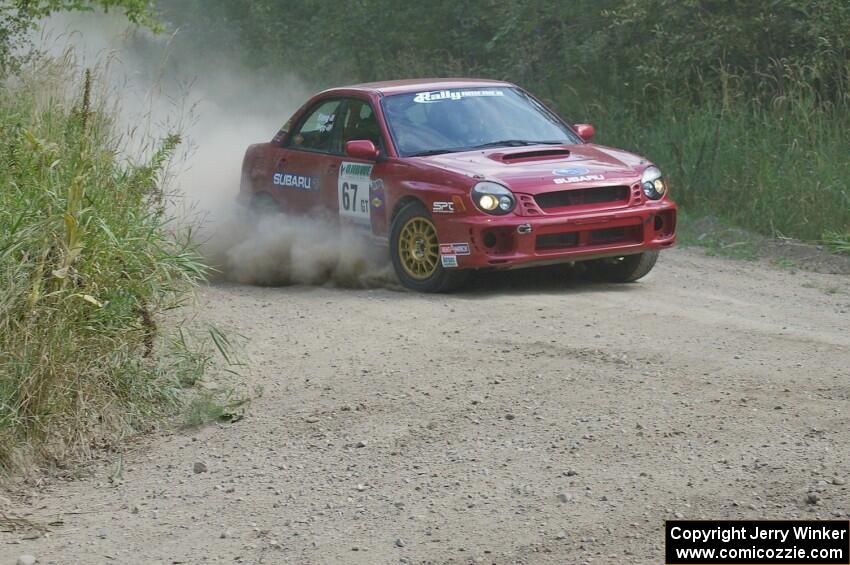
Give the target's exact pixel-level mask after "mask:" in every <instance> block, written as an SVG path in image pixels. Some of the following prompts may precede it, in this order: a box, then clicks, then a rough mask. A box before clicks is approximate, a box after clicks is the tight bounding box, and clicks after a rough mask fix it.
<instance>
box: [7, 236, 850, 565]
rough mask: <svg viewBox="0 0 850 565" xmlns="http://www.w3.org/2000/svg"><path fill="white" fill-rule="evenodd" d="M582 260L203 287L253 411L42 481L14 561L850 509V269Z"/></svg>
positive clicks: (458, 554) (647, 530) (552, 554)
mask: <svg viewBox="0 0 850 565" xmlns="http://www.w3.org/2000/svg"><path fill="white" fill-rule="evenodd" d="M561 275H562V273H560V272H559V271H557V270H554V271H546V272H543V273H535V274H534V276H533V277H529V274H528V273H522V272H516V273H506V274H501V275H498V276H495V277H493V278H491V279H488V280H486V281H483V282H482V283H481V284H480V286H479V288H478V289H476V290H467V291H465V292H462V293H459V294H454V295H450V296H423V295H417V294H413V293H407V292H400V291H398V290H392V289H372V290H345V289H331V288H316V287H298V286H294V287H282V288H260V287H251V286H239V285H231V284H217V285H212V286H209V287H206V288H204V289H202V291H201V296H200V304H199V308H200V312H201V315H202V317H204V318H206V319H209V320H213V321H215V322H217V323H219V324H221V325H222V326H224V327H225V328H231V329H232V330H235V331H237V332H238V333H241V334H242V335H244V336H245V337H246V338H247V345H246V348H247V351H246V354H247V355H248V356H249V358H250V359H251V360H252V361H251V365H252V368H251V371H250V374H249V375H248V376H247V378H248V379H249V380H250V385H251V387H252V388H253V387H255V386H259V387H261V388H262V394H261V395H260V396H258V397H257V398H255V399H254V401H253V402H252V404H251V406H250V408H249V410H248V413H247V416H246V417H245V418H244V419H243V420H241V421H239V422H236V423H233V424H221V425H211V426H207V427H205V428H202V429H199V430H194V431H185V432H184V431H178V432H175V433H173V434H170V435H162V434H160V435H155V436H147V437H145V438H142V439H139V440H136V441H134V442H131V443H130V444H129V445H127V446H126V448H125V451H124V453H123V455H122V456H121V465H122V467H121V478H120V480H118V481H117V482H115V483H112V482H110V480H109V477H110V476H113V475H114V474H115V473H116V469H117V465H118V456H117V455H110V456H108V457H105V458H104V459H103V460H102V461H99V462H97V463H96V464H94V465H92V466H91V467H90V468H88V469H86V470H85V473H84V474H83V476H82V477H81V478H79V479H76V480H70V481H64V480H59V479H52V480H47V481H45V484H44V486H43V487H41V488H39V489H37V490H33V491H32V492H31V493H30V496H29V498H28V499H25V500H20V499H19V500H18V501H17V502H16V503H15V505H14V510H15V511H16V512H17V513H18V514H19V515H24V516H25V517H26V518H28V519H29V520H32V521H34V522H36V523H39V524H44V525H47V524H50V523H54V524H55V525H53V526H49V529H50V532H49V534H48V535H47V536H42V537H40V538H38V539H25V538H26V537H32V536H26V535H24V534H22V533H20V532H16V533H9V532H7V533H0V565H4V564H7V563H9V564H12V563H15V561H16V560H17V558H18V556H20V555H22V554H32V555H34V556H36V557H37V558H38V560H39V563H86V564H89V563H203V562H234V561H236V562H243V563H297V564H312V563H345V564H349V563H350V564H370V565H371V564H383V563H435V564H437V563H439V564H444V563H464V564H465V563H498V564H507V563H528V564H536V563H553V564H554V563H557V564H563V563H618V564H619V563H635V564H649V563H661V562H662V559H663V557H662V556H663V521H664V520H665V519H668V518H674V517H685V518H792V517H806V518H831V517H836V516H841V517H846V516H847V514H846V512H847V511H848V510H850V486H848V485H847V481H848V480H850V431H848V423H850V332H848V329H850V277H848V276H847V275H827V274H817V273H811V272H803V271H797V272H794V271H792V270H789V269H781V268H777V267H774V266H771V265H769V264H768V263H767V262H761V263H752V262H740V261H731V260H727V259H721V258H713V257H707V256H705V255H704V254H703V253H702V252H700V251H698V250H689V249H676V250H672V251H670V252H665V253H664V254H662V257H661V259H660V261H659V264H658V266H657V267H656V269H655V271H654V272H653V273H652V274H651V275H650V276H649V277H647V278H646V279H644V280H643V281H642V282H640V283H636V284H632V285H622V286H617V285H604V284H588V283H582V282H578V281H566V282H565V281H564V280H563V279H562V278H561ZM196 471H200V472H196ZM60 522H61V523H60Z"/></svg>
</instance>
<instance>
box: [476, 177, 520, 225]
mask: <svg viewBox="0 0 850 565" xmlns="http://www.w3.org/2000/svg"><path fill="white" fill-rule="evenodd" d="M472 201H473V202H475V205H476V206H478V208H479V209H480V210H481V211H483V212H487V213H488V214H493V215H496V216H501V215H503V214H507V213H508V212H510V211H511V210H513V209H514V207H515V206H516V198H514V195H513V193H512V192H511V191H510V190H508V189H507V188H506V187H504V186H502V185H501V184H498V183H495V182H489V181H483V182H479V183H478V184H476V185H475V186H473V187H472Z"/></svg>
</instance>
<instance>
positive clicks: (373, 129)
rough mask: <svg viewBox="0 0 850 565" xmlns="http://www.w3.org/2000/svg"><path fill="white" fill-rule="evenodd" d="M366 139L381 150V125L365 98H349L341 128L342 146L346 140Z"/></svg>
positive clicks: (382, 146)
mask: <svg viewBox="0 0 850 565" xmlns="http://www.w3.org/2000/svg"><path fill="white" fill-rule="evenodd" d="M358 139H368V140H369V141H371V142H372V143H374V144H375V147H377V148H379V149H381V150H382V151H383V148H384V145H383V143H382V140H381V127H380V126H379V125H378V118H377V117H376V116H375V112H374V111H373V110H372V106H371V105H370V104H369V103H368V102H367V101H365V100H360V99H358V98H351V99H349V101H348V108H347V110H346V112H345V120H344V122H343V128H342V146H343V147H345V143H346V142H348V141H354V140H358Z"/></svg>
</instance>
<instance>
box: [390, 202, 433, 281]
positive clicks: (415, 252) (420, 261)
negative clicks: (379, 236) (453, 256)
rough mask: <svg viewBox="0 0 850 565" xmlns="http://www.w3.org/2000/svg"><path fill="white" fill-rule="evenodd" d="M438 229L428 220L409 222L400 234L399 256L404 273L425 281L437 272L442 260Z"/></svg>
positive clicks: (416, 218)
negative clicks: (439, 262)
mask: <svg viewBox="0 0 850 565" xmlns="http://www.w3.org/2000/svg"><path fill="white" fill-rule="evenodd" d="M439 249H440V245H439V243H438V242H437V228H435V227H434V224H433V223H432V222H431V220H429V219H428V218H423V217H422V216H417V217H415V218H411V219H409V220H407V223H405V224H404V226H402V228H401V231H400V232H399V234H398V256H399V259H400V260H401V266H402V267H403V268H404V271H405V272H406V273H407V274H408V275H410V276H411V277H413V278H414V279H416V280H420V281H424V280H425V279H427V278H429V277H430V276H432V275H433V274H434V273H435V272H436V271H437V262H438V261H439V260H440V253H439Z"/></svg>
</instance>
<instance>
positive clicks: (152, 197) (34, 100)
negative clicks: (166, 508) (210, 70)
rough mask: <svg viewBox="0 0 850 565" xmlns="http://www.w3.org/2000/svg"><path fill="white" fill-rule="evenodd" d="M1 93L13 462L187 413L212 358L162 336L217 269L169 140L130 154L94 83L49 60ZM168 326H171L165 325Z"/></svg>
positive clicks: (2, 235)
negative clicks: (184, 203)
mask: <svg viewBox="0 0 850 565" xmlns="http://www.w3.org/2000/svg"><path fill="white" fill-rule="evenodd" d="M33 65H34V66H33V67H32V68H30V69H28V70H26V71H23V72H22V74H21V75H20V76H19V77H16V78H15V79H14V80H13V81H11V82H10V83H9V87H8V88H4V89H3V90H2V91H0V186H2V191H0V468H2V467H6V468H7V469H8V468H10V467H11V466H12V465H13V463H14V461H16V460H18V458H19V456H21V455H23V456H25V457H26V456H27V455H30V456H34V457H35V458H36V459H42V460H43V459H56V460H61V459H64V458H67V457H71V456H75V455H77V454H80V453H82V452H85V451H86V450H88V449H89V448H90V446H92V445H98V444H102V443H104V442H109V441H111V439H112V438H115V437H117V436H118V435H120V434H121V433H124V432H126V431H127V430H128V429H140V428H144V427H146V426H148V425H150V422H151V421H152V419H153V418H156V417H157V416H159V415H162V414H165V413H168V412H169V411H171V410H175V409H177V408H178V407H179V406H180V405H181V402H182V399H181V390H182V388H183V387H185V386H186V385H187V384H191V382H193V381H194V380H197V378H199V377H198V375H200V374H202V373H203V371H204V370H205V367H206V366H207V363H208V361H209V357H208V356H205V355H200V356H198V355H194V356H193V355H192V354H191V351H190V349H189V348H183V349H181V348H180V347H178V345H179V341H180V340H179V339H171V340H168V339H163V335H164V334H165V333H167V332H166V331H164V330H163V327H164V322H163V314H164V313H165V312H167V311H169V310H172V309H174V308H177V307H179V306H180V305H182V304H184V303H185V302H186V301H187V300H190V299H191V298H192V296H193V288H194V286H195V284H196V283H197V282H198V281H199V280H200V279H201V278H202V277H203V276H204V272H205V267H204V265H203V264H202V262H201V260H200V257H199V256H198V254H197V253H196V252H195V250H194V248H193V245H192V244H191V242H189V241H188V239H187V238H184V237H182V236H181V235H180V231H179V230H178V229H177V228H175V226H173V225H172V222H171V219H170V218H169V217H168V215H167V213H166V211H165V203H166V200H167V198H168V195H167V193H166V192H165V191H164V189H163V186H162V183H161V176H162V171H163V168H164V166H165V165H166V163H167V162H168V159H169V158H170V156H171V154H172V153H173V151H174V150H175V148H176V146H177V144H178V143H179V142H180V139H179V137H177V136H169V137H167V138H165V139H163V140H161V142H160V143H159V144H158V146H156V147H155V148H154V149H153V150H152V151H151V154H150V155H149V157H148V158H147V159H145V160H144V161H142V162H140V163H138V164H126V163H124V162H123V158H122V157H121V155H123V154H124V145H123V144H122V141H121V137H120V136H118V135H117V134H116V128H115V125H114V122H113V118H112V116H111V115H110V113H109V112H108V111H107V110H106V108H105V107H104V104H103V102H102V101H101V100H96V99H95V98H94V96H93V95H92V92H93V91H94V90H95V89H93V88H92V84H93V79H92V77H91V76H90V75H89V74H88V73H86V74H85V75H84V77H85V78H84V77H83V73H82V72H79V71H75V70H74V69H73V67H72V66H69V65H67V64H66V62H63V61H51V60H39V61H38V62H36V63H33ZM166 327H167V326H166Z"/></svg>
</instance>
